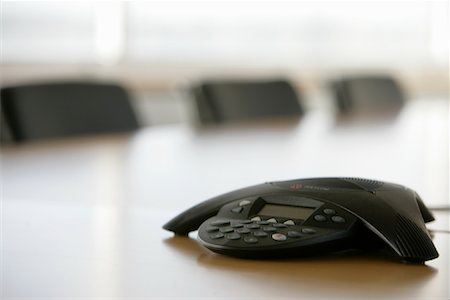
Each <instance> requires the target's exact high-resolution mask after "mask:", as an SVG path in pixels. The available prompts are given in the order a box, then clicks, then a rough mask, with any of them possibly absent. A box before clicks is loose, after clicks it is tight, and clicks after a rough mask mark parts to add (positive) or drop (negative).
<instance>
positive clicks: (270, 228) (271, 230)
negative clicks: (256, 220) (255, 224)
mask: <svg viewBox="0 0 450 300" xmlns="http://www.w3.org/2000/svg"><path fill="white" fill-rule="evenodd" d="M262 230H264V231H265V232H274V231H277V229H276V228H275V227H272V226H265V227H263V228H262Z"/></svg>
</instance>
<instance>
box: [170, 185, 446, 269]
mask: <svg viewBox="0 0 450 300" xmlns="http://www.w3.org/2000/svg"><path fill="white" fill-rule="evenodd" d="M433 220H434V217H433V215H432V214H431V212H430V211H429V210H428V209H427V208H426V207H425V205H424V203H423V202H422V200H421V199H420V197H419V196H418V194H417V193H416V192H414V191H413V190H411V189H408V188H406V187H404V186H401V185H397V184H393V183H387V182H381V181H376V180H369V179H361V178H311V179H298V180H291V181H281V182H268V183H264V184H260V185H256V186H251V187H247V188H243V189H240V190H236V191H232V192H229V193H226V194H223V195H220V196H217V197H215V198H212V199H210V200H207V201H204V202H202V203H200V204H198V205H196V206H194V207H192V208H190V209H188V210H186V211H185V212H183V213H181V214H180V215H178V216H176V217H175V218H174V219H172V220H171V221H169V222H168V223H167V224H165V225H164V227H163V228H164V229H167V230H170V231H173V232H174V233H175V234H178V235H187V234H188V233H189V232H191V231H194V230H197V229H198V238H199V240H200V242H201V243H202V244H203V245H204V246H205V247H207V248H208V249H210V250H212V251H214V252H217V253H221V254H225V255H230V256H236V257H243V258H265V257H286V256H302V255H310V254H317V253H321V252H333V251H339V250H346V249H354V248H361V247H362V248H364V247H372V246H374V245H378V246H379V245H382V247H384V248H386V249H390V250H392V251H391V252H392V253H393V254H394V255H396V256H398V257H399V258H400V259H401V260H404V261H409V262H424V261H426V260H431V259H434V258H436V257H438V256H439V254H438V252H437V250H436V248H435V247H434V245H433V242H432V240H431V238H430V235H429V233H428V231H427V229H426V227H425V222H430V221H433Z"/></svg>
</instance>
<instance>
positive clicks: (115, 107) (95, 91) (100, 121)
mask: <svg viewBox="0 0 450 300" xmlns="http://www.w3.org/2000/svg"><path fill="white" fill-rule="evenodd" d="M1 101H2V106H3V109H4V113H5V116H6V118H7V121H8V123H9V125H10V128H11V131H12V135H13V137H14V139H15V140H16V141H26V140H35V139H41V138H58V137H68V136H77V135H85V134H94V133H113V132H125V131H132V130H135V129H137V128H138V127H139V124H138V121H137V118H136V116H135V114H134V111H133V109H132V107H131V103H130V101H129V97H128V94H127V92H126V91H125V90H124V89H123V88H122V87H120V86H118V85H114V84H99V83H86V82H65V83H48V84H34V85H23V86H16V87H7V88H3V89H2V90H1Z"/></svg>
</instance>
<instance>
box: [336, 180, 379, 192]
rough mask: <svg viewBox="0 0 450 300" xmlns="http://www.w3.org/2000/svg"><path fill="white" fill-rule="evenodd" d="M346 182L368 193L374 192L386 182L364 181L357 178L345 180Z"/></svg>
mask: <svg viewBox="0 0 450 300" xmlns="http://www.w3.org/2000/svg"><path fill="white" fill-rule="evenodd" d="M343 179H344V180H345V181H348V182H351V183H353V184H355V185H357V186H359V187H361V188H362V189H364V190H366V191H373V190H376V189H378V188H380V187H381V186H382V185H383V184H384V182H382V181H377V180H372V179H364V178H355V177H347V178H343Z"/></svg>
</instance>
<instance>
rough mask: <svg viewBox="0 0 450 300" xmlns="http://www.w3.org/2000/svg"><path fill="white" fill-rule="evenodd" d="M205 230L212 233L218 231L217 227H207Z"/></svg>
mask: <svg viewBox="0 0 450 300" xmlns="http://www.w3.org/2000/svg"><path fill="white" fill-rule="evenodd" d="M205 230H206V232H214V231H218V230H219V227H216V226H209V227H207V228H206V229H205Z"/></svg>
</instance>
